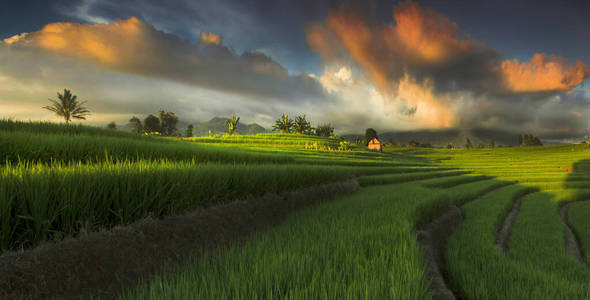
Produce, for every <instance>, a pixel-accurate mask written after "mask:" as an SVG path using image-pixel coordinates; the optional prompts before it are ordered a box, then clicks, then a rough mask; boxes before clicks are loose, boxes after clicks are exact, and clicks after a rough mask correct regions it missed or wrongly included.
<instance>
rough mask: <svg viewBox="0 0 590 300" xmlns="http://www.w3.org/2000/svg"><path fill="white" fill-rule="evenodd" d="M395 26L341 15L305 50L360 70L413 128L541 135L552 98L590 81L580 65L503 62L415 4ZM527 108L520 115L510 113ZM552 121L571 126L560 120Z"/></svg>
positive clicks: (566, 118) (401, 10) (406, 6)
mask: <svg viewBox="0 0 590 300" xmlns="http://www.w3.org/2000/svg"><path fill="white" fill-rule="evenodd" d="M393 20H394V23H393V24H387V23H383V22H381V21H378V20H375V19H371V18H368V17H367V16H365V15H363V14H362V13H360V12H359V11H357V10H351V9H350V8H349V7H348V8H343V9H339V10H336V11H334V12H333V13H332V14H330V15H329V16H328V17H327V19H326V20H325V21H323V22H321V23H317V24H314V25H311V26H310V27H308V28H307V32H306V33H307V42H308V44H309V46H310V47H311V48H312V49H313V50H314V51H315V52H316V53H317V54H318V55H320V56H321V57H322V58H323V59H324V61H325V62H326V63H327V64H328V65H329V66H332V68H335V69H337V68H338V67H339V66H349V67H351V68H353V69H354V68H358V70H360V72H362V74H363V76H364V78H365V79H366V80H367V81H368V84H370V85H371V86H373V87H375V88H376V90H377V91H378V92H379V94H380V95H381V97H382V98H383V101H385V102H387V103H388V104H389V106H390V107H392V108H393V109H392V111H393V110H395V109H396V107H397V111H398V114H405V115H407V116H408V117H409V118H412V120H413V122H414V125H415V126H416V127H422V128H439V127H457V126H459V127H480V126H484V127H496V128H497V127H501V128H506V129H509V128H511V130H515V127H519V126H523V125H524V124H527V126H528V125H531V124H533V123H534V124H535V125H537V126H539V127H538V128H537V129H541V130H542V129H543V128H544V127H545V125H544V124H543V123H539V118H540V117H539V116H542V115H547V113H545V112H543V111H539V110H543V109H547V108H548V107H549V106H548V105H547V102H548V101H549V102H550V101H551V99H554V97H560V98H562V99H565V98H568V97H569V95H568V94H567V93H571V92H572V91H573V90H574V89H575V88H576V86H578V85H580V84H582V83H583V82H584V81H585V80H586V79H588V78H589V76H590V68H588V66H586V65H585V64H584V63H583V62H581V61H576V62H574V63H573V64H569V63H568V62H567V60H566V59H565V58H563V57H558V56H553V55H546V54H540V53H536V54H534V55H533V56H532V58H531V59H530V60H529V61H524V62H520V61H519V60H517V59H512V60H510V59H503V58H502V55H501V53H500V52H499V51H497V50H495V49H494V48H492V47H490V46H488V45H485V44H483V43H480V42H478V41H476V40H474V39H472V38H470V37H465V36H461V34H460V30H459V27H458V25H457V24H455V23H454V22H452V21H450V20H449V19H448V18H446V17H445V16H443V15H441V14H439V13H437V12H435V11H434V10H431V9H422V8H421V7H420V6H419V5H418V4H416V3H414V2H405V3H401V4H399V5H397V6H396V7H394V10H393ZM523 104H526V105H525V106H526V109H524V110H522V111H521V113H522V115H520V114H519V113H517V112H515V110H514V109H513V108H514V107H519V108H520V107H522V106H523ZM559 111H560V113H561V112H562V110H559ZM489 112H493V113H491V114H490V113H489ZM553 119H554V120H555V119H559V120H561V121H563V124H572V123H573V121H572V120H570V115H564V114H563V113H562V114H560V115H558V116H556V117H554V118H553ZM396 121H397V120H396ZM578 124H579V123H578ZM393 126H396V125H394V124H393V123H392V124H391V125H390V127H393ZM565 127H567V128H569V129H571V128H570V127H573V126H568V125H566V126H565ZM565 127H563V128H564V130H565ZM585 128H586V126H584V129H581V130H585ZM533 129H534V128H533ZM537 131H538V130H537ZM578 131H580V129H578Z"/></svg>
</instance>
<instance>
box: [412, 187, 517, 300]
mask: <svg viewBox="0 0 590 300" xmlns="http://www.w3.org/2000/svg"><path fill="white" fill-rule="evenodd" d="M511 184H514V183H507V184H506V185H502V186H498V187H494V188H492V189H491V190H488V191H487V192H485V193H483V194H481V195H479V196H477V197H475V198H474V199H472V200H470V201H467V202H465V203H462V204H461V205H459V206H456V205H453V206H450V207H448V208H446V209H445V210H443V211H442V213H441V214H439V215H438V216H437V217H435V218H434V219H433V220H432V221H431V222H430V223H428V224H425V225H424V226H423V227H421V228H420V229H419V230H418V231H417V234H418V243H419V244H420V246H421V247H422V249H423V251H424V260H425V262H426V266H427V274H428V276H429V279H430V280H431V285H430V292H431V293H432V299H436V300H451V299H457V298H458V297H457V295H455V293H454V292H453V290H452V289H451V287H450V286H449V282H448V280H447V277H448V276H446V275H447V274H445V272H446V263H445V258H444V257H445V255H444V254H445V249H446V244H447V241H448V239H449V237H450V236H451V235H452V234H453V231H454V230H455V228H457V226H459V225H460V224H461V223H462V222H463V214H462V210H461V207H463V206H464V205H466V204H468V203H472V202H476V201H478V200H479V199H482V198H483V197H485V196H487V195H489V194H491V193H493V192H495V191H497V190H499V189H501V188H503V187H506V186H508V185H511Z"/></svg>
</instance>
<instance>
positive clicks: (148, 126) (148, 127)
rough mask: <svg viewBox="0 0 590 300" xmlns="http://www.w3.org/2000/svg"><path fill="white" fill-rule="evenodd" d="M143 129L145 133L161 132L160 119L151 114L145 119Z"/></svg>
mask: <svg viewBox="0 0 590 300" xmlns="http://www.w3.org/2000/svg"><path fill="white" fill-rule="evenodd" d="M143 131H144V132H145V133H154V132H160V119H158V117H156V116H154V115H152V114H150V115H149V116H147V117H146V118H145V120H144V121H143Z"/></svg>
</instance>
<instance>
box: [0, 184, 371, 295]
mask: <svg viewBox="0 0 590 300" xmlns="http://www.w3.org/2000/svg"><path fill="white" fill-rule="evenodd" d="M359 188H360V187H359V184H358V182H357V181H356V180H348V181H344V182H338V183H332V184H324V185H321V186H318V187H312V188H303V189H299V190H296V191H293V192H288V193H284V194H281V195H272V194H269V195H266V196H263V197H260V198H256V199H250V200H247V201H236V202H232V203H229V204H226V205H221V206H217V207H212V208H208V209H203V210H200V211H197V212H194V213H191V214H187V215H183V216H172V217H166V218H164V219H161V220H155V219H149V218H148V219H144V220H142V221H139V222H137V223H134V224H131V225H129V226H123V227H117V228H114V229H113V230H110V231H107V232H101V233H94V234H90V235H88V236H85V237H81V238H77V239H71V240H66V241H62V242H58V243H48V244H45V245H42V246H39V247H37V248H35V249H32V250H26V251H22V252H11V253H4V254H2V255H1V256H0V299H23V298H25V299H27V298H32V299H39V298H52V299H80V298H90V297H92V296H100V297H105V298H114V297H115V295H117V294H118V293H119V292H120V291H121V290H122V289H124V288H129V287H133V286H135V285H136V284H137V283H138V282H139V281H140V280H142V279H143V280H149V279H150V278H151V277H152V276H153V275H154V274H156V273H158V272H163V271H171V270H172V269H173V267H166V268H162V266H163V265H167V266H179V265H180V264H182V263H183V262H185V261H186V260H187V259H190V258H193V257H196V256H199V255H204V254H207V253H212V251H213V250H215V249H216V248H219V247H224V246H227V245H230V244H231V243H235V242H239V241H242V240H245V239H246V238H247V237H248V236H249V235H251V234H252V233H254V232H256V231H259V230H263V229H265V228H268V227H270V226H273V225H276V224H277V223H279V222H281V221H282V220H283V219H284V218H285V217H286V216H287V215H288V214H289V213H290V212H292V211H293V210H296V209H298V208H301V207H304V206H306V205H310V204H313V203H317V202H319V201H323V200H328V199H332V198H334V197H336V196H338V195H343V194H351V193H354V192H356V191H358V190H359Z"/></svg>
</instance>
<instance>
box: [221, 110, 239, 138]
mask: <svg viewBox="0 0 590 300" xmlns="http://www.w3.org/2000/svg"><path fill="white" fill-rule="evenodd" d="M238 123H240V118H239V117H237V118H236V114H235V113H234V114H233V115H232V116H231V120H225V124H226V125H227V133H228V134H229V135H234V134H235V133H236V130H237V129H238Z"/></svg>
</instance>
